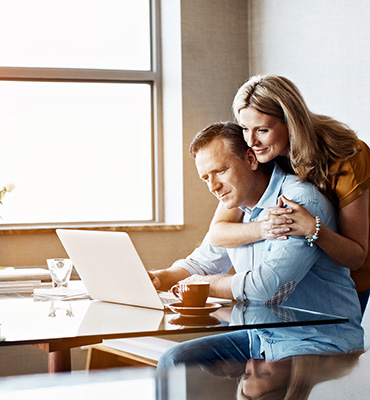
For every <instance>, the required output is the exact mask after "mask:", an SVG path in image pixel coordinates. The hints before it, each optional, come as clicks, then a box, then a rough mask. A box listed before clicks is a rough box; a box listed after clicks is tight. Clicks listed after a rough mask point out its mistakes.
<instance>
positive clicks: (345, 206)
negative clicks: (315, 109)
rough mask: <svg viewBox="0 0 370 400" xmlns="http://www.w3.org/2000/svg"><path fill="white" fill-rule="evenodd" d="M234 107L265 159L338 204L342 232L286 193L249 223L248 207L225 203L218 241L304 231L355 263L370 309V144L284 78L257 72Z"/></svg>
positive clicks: (215, 225)
mask: <svg viewBox="0 0 370 400" xmlns="http://www.w3.org/2000/svg"><path fill="white" fill-rule="evenodd" d="M233 112H234V115H235V118H236V119H237V121H238V123H239V124H240V125H241V126H242V128H243V135H244V139H245V140H246V142H247V143H248V145H249V146H250V147H251V148H252V149H253V150H254V152H255V154H256V156H257V159H258V161H259V162H261V163H267V162H269V161H272V160H275V161H277V162H278V163H279V165H280V166H281V167H283V168H284V169H286V170H288V171H289V170H290V171H291V172H294V173H296V174H297V175H298V177H299V179H301V180H303V181H308V182H311V183H313V184H314V185H316V186H317V187H318V188H319V189H320V190H321V191H322V192H323V193H324V194H326V195H327V196H328V197H329V198H330V199H331V200H332V201H333V202H334V203H335V204H336V206H337V208H338V215H339V225H340V233H336V232H334V231H332V230H330V229H329V228H327V227H326V226H325V225H324V224H322V223H321V222H320V221H319V220H318V218H317V217H315V216H312V215H311V214H310V213H309V212H308V211H307V210H305V209H304V208H303V207H301V206H299V205H298V204H296V203H294V202H292V201H289V199H286V198H284V197H282V198H281V199H280V201H279V204H278V207H275V208H271V209H270V210H269V211H270V213H269V214H268V215H267V216H266V218H265V220H264V221H259V222H252V223H249V224H239V223H238V222H240V221H241V217H242V212H241V211H240V210H236V209H233V210H227V209H226V207H225V206H223V204H222V202H220V204H219V206H218V208H217V211H216V214H215V217H214V219H213V221H212V225H211V230H210V239H211V243H212V244H213V245H214V246H224V247H235V246H240V245H244V244H247V243H252V242H256V241H259V240H264V239H286V238H287V236H288V235H295V236H304V237H306V238H307V241H308V244H309V245H310V246H313V245H314V244H315V245H318V246H319V247H320V248H321V249H322V250H324V251H325V252H326V253H327V254H328V255H329V257H330V258H331V259H332V260H333V261H335V262H336V263H337V264H339V265H343V266H346V267H348V268H349V269H351V276H352V279H353V280H354V282H355V284H356V289H357V292H358V293H359V298H360V302H361V307H362V311H363V312H364V309H365V306H366V303H367V300H368V297H369V289H370V255H369V254H368V249H369V246H368V242H369V187H370V150H369V148H368V146H367V145H366V144H365V143H364V142H362V141H360V140H359V139H358V138H357V135H356V134H355V132H354V131H352V130H351V129H350V128H349V127H348V126H346V125H344V124H342V123H340V122H338V121H336V120H334V119H332V118H330V117H327V116H323V115H318V114H315V113H312V112H311V111H310V110H309V109H308V108H307V105H306V104H305V102H304V100H303V97H302V95H301V94H300V92H299V91H298V89H297V87H296V86H295V85H294V84H293V83H292V82H291V81H290V80H288V79H286V78H284V77H280V76H276V75H263V76H262V75H257V76H254V77H252V78H250V79H249V80H248V81H247V82H246V83H245V84H244V85H243V86H241V88H240V89H239V90H238V92H237V94H236V96H235V98H234V103H233ZM287 207H288V208H287Z"/></svg>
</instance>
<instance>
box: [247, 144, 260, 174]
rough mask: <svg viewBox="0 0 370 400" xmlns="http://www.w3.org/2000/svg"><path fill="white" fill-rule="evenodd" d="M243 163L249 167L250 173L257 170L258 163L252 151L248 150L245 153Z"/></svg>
mask: <svg viewBox="0 0 370 400" xmlns="http://www.w3.org/2000/svg"><path fill="white" fill-rule="evenodd" d="M244 162H245V163H247V164H248V165H249V167H250V168H251V169H252V171H255V170H256V169H257V168H258V161H257V158H256V155H255V154H254V151H253V150H252V149H248V150H247V152H246V153H245V158H244Z"/></svg>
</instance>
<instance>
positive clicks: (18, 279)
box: [0, 267, 52, 294]
mask: <svg viewBox="0 0 370 400" xmlns="http://www.w3.org/2000/svg"><path fill="white" fill-rule="evenodd" d="M41 287H42V288H45V287H49V288H50V287H52V282H51V276H50V272H49V270H47V269H44V268H31V267H30V268H13V267H5V268H4V267H0V294H2V293H33V290H34V289H35V288H41Z"/></svg>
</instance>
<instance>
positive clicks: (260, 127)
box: [239, 107, 289, 163]
mask: <svg viewBox="0 0 370 400" xmlns="http://www.w3.org/2000/svg"><path fill="white" fill-rule="evenodd" d="M239 123H240V125H241V127H242V128H243V135H244V140H245V141H246V142H247V143H248V146H249V147H251V148H252V149H253V151H254V153H255V154H256V157H257V160H258V161H259V162H260V163H266V162H269V161H271V160H273V159H274V158H275V157H277V156H285V157H286V156H288V153H289V132H288V128H287V126H286V124H285V123H284V121H282V120H281V119H280V118H277V117H274V116H272V115H269V114H263V113H261V112H259V111H257V110H256V109H255V108H253V107H247V108H242V109H241V110H240V113H239Z"/></svg>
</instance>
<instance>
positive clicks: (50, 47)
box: [0, 0, 161, 229]
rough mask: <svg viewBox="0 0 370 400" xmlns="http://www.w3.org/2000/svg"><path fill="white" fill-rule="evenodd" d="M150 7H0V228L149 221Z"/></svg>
mask: <svg viewBox="0 0 370 400" xmlns="http://www.w3.org/2000/svg"><path fill="white" fill-rule="evenodd" d="M155 3H156V2H155V1H154V0H153V1H152V2H151V1H150V0H135V1H134V2H132V1H129V0H105V1H101V0H79V1H77V2H76V1H75V0H74V1H73V0H66V1H64V2H63V3H56V2H50V0H35V1H32V2H29V1H28V0H14V1H12V2H8V1H5V0H0V5H1V10H2V12H1V17H0V20H1V23H0V37H1V38H2V40H1V41H0V93H1V94H0V132H1V138H2V140H1V143H2V145H1V155H0V187H2V186H4V185H6V184H9V183H12V184H14V185H15V189H14V191H13V192H11V193H9V194H8V195H7V196H6V197H5V199H4V201H3V205H2V206H1V208H0V216H1V217H2V219H1V220H0V228H2V229H9V228H17V227H18V228H23V227H35V226H36V227H54V226H66V225H67V226H69V225H79V226H91V225H92V226H109V225H117V224H118V225H120V224H122V223H123V222H125V223H127V222H148V221H152V222H153V221H158V220H159V217H158V212H157V211H156V210H158V209H159V208H160V204H158V200H157V199H158V198H159V197H160V196H159V195H160V193H159V192H160V190H159V188H158V182H159V181H160V174H161V171H160V168H159V166H160V164H161V163H160V157H159V155H158V154H159V153H160V146H159V145H158V142H159V140H158V137H159V134H158V126H159V125H160V106H159V105H160V97H159V95H160V92H161V91H160V70H159V65H157V64H156V60H157V59H158V57H156V54H157V52H158V47H157V46H156V40H158V35H157V34H156V33H157V32H158V24H157V18H156V13H155V11H156V9H155V5H156V4H155Z"/></svg>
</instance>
